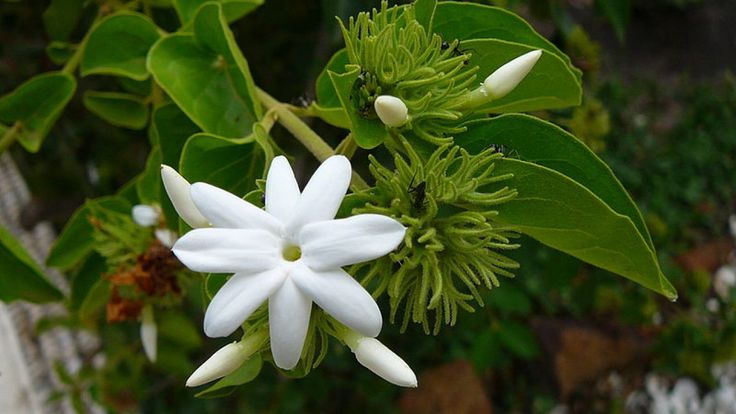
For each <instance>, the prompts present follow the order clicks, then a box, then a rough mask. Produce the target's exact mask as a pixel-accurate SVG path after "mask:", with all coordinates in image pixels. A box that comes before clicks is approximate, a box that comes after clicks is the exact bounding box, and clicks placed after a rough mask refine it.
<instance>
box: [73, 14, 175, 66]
mask: <svg viewBox="0 0 736 414" xmlns="http://www.w3.org/2000/svg"><path fill="white" fill-rule="evenodd" d="M160 36H161V35H160V34H159V30H158V27H156V25H155V24H154V23H153V22H152V21H151V19H149V18H148V17H146V16H144V15H142V14H138V13H131V12H122V13H116V14H113V15H111V16H108V17H106V18H105V19H104V20H102V21H100V22H99V23H97V24H96V25H95V26H94V27H93V28H92V31H91V32H90V34H89V38H88V39H87V43H86V45H85V47H84V53H83V55H82V61H81V62H80V73H81V74H82V76H88V75H113V76H125V77H128V78H131V79H135V80H145V79H147V78H148V76H149V74H148V71H147V70H146V55H147V54H148V50H149V49H150V48H151V46H152V45H153V44H154V43H155V42H156V41H157V40H158V39H159V37H160Z"/></svg>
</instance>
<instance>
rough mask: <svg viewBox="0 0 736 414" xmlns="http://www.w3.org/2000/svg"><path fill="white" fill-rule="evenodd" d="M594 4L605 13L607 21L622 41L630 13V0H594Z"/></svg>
mask: <svg viewBox="0 0 736 414" xmlns="http://www.w3.org/2000/svg"><path fill="white" fill-rule="evenodd" d="M595 5H596V6H597V7H598V8H599V9H600V10H601V11H602V12H603V14H604V15H606V17H607V18H608V21H609V22H611V26H613V30H614V31H615V32H616V37H618V40H619V41H623V40H624V37H625V35H626V27H627V26H628V25H629V17H630V15H631V3H630V0H596V2H595Z"/></svg>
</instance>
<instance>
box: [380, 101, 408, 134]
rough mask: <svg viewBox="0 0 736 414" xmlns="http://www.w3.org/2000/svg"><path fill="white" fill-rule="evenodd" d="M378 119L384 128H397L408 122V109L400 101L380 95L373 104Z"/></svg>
mask: <svg viewBox="0 0 736 414" xmlns="http://www.w3.org/2000/svg"><path fill="white" fill-rule="evenodd" d="M373 108H375V110H376V114H377V115H378V118H379V119H380V120H381V122H383V123H384V124H385V125H386V126H389V127H391V128H398V127H400V126H403V125H404V124H406V122H407V121H408V120H409V109H408V108H407V107H406V104H405V103H404V101H402V100H401V99H399V98H397V97H395V96H391V95H381V96H379V97H378V98H376V100H375V101H374V102H373Z"/></svg>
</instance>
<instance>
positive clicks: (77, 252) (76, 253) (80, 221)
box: [46, 196, 132, 269]
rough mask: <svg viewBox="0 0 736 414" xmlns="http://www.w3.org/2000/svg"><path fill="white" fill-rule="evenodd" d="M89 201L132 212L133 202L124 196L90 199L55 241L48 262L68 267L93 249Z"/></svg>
mask: <svg viewBox="0 0 736 414" xmlns="http://www.w3.org/2000/svg"><path fill="white" fill-rule="evenodd" d="M89 203H96V204H97V205H98V206H99V207H101V208H105V209H109V210H113V211H116V212H119V213H123V214H130V210H131V208H132V206H131V204H130V203H129V202H128V201H127V200H125V199H124V198H122V197H115V196H113V197H102V198H98V199H95V200H89V201H87V203H85V204H84V205H83V206H82V207H80V208H79V209H77V211H76V212H75V213H74V215H72V217H71V218H70V219H69V221H68V222H67V223H66V225H65V226H64V229H63V230H62V231H61V234H60V235H59V237H58V238H57V239H56V242H54V245H53V247H52V248H51V252H50V253H49V257H48V258H47V259H46V264H48V265H49V266H54V267H59V268H62V269H67V268H70V267H72V266H74V265H75V264H77V263H79V262H80V261H81V260H82V259H84V258H85V257H86V256H87V254H89V253H90V252H91V251H92V247H93V246H94V240H92V231H93V228H92V224H90V222H89V214H90V210H89Z"/></svg>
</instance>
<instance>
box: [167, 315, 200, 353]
mask: <svg viewBox="0 0 736 414" xmlns="http://www.w3.org/2000/svg"><path fill="white" fill-rule="evenodd" d="M156 325H157V327H158V334H159V337H161V338H165V339H168V340H169V341H170V342H172V343H173V344H176V345H178V346H179V347H180V348H182V349H184V350H185V351H190V350H193V349H197V348H199V347H201V346H202V335H200V333H199V329H197V328H196V327H195V326H194V324H193V323H192V320H191V319H190V318H188V317H187V316H186V315H184V314H182V313H181V312H173V311H168V312H159V311H156Z"/></svg>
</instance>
